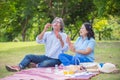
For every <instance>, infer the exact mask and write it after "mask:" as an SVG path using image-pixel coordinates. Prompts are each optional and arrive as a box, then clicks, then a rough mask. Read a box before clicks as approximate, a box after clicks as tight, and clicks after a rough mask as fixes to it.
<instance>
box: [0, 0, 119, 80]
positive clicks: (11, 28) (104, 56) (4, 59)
mask: <svg viewBox="0 0 120 80" xmlns="http://www.w3.org/2000/svg"><path fill="white" fill-rule="evenodd" d="M55 17H62V18H63V20H64V22H65V27H64V32H65V33H67V34H68V35H69V36H70V38H71V40H73V41H75V40H76V38H77V37H78V36H79V29H80V27H81V25H82V23H84V22H90V23H91V24H92V26H93V29H94V32H95V38H96V41H97V45H96V49H95V61H96V62H103V63H105V62H111V63H114V64H116V66H117V67H118V68H119V69H120V60H119V58H120V0H0V78H2V77H5V76H8V75H11V74H13V73H10V72H7V71H6V70H5V67H4V66H5V65H6V64H10V65H16V64H18V63H19V62H20V61H21V60H22V58H23V57H24V56H25V55H26V54H29V53H33V54H43V53H44V45H39V44H37V43H36V42H35V38H36V36H37V35H38V34H39V33H40V32H41V31H42V30H43V28H44V25H45V24H46V23H48V22H49V23H51V22H52V20H53V19H54V18H55ZM49 30H51V29H49ZM68 53H69V54H73V53H71V52H70V51H69V52H68ZM119 76H120V73H117V74H100V75H98V76H97V77H95V78H93V79H94V80H120V77H119Z"/></svg>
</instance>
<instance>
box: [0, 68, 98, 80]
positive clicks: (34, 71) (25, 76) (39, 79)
mask: <svg viewBox="0 0 120 80" xmlns="http://www.w3.org/2000/svg"><path fill="white" fill-rule="evenodd" d="M51 70H52V71H51V72H48V69H47V68H31V69H27V70H22V71H20V72H16V73H15V74H14V75H11V76H8V77H5V78H2V79H0V80H89V79H90V78H91V77H93V76H95V75H96V74H98V73H95V74H89V75H80V76H76V77H68V76H64V75H59V74H54V73H53V70H54V69H53V68H51Z"/></svg>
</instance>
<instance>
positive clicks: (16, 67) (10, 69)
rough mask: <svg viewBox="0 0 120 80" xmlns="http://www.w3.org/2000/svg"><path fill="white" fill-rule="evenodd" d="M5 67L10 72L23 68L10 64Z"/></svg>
mask: <svg viewBox="0 0 120 80" xmlns="http://www.w3.org/2000/svg"><path fill="white" fill-rule="evenodd" d="M5 67H6V69H7V70H8V71H10V72H18V71H20V70H21V69H20V67H19V66H9V65H6V66H5Z"/></svg>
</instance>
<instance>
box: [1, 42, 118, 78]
mask: <svg viewBox="0 0 120 80" xmlns="http://www.w3.org/2000/svg"><path fill="white" fill-rule="evenodd" d="M43 53H44V46H43V45H40V44H37V43H36V42H6V43H3V42H2V43H0V78H3V77H5V76H9V75H11V74H14V73H13V72H8V71H7V70H6V69H5V65H6V64H8V65H17V64H18V63H19V62H20V61H21V60H22V59H23V57H24V56H25V55H26V54H43ZM68 53H70V54H72V53H71V52H70V51H69V52H68ZM119 59H120V42H119V41H117V42H116V41H114V42H110V41H108V42H97V45H96V49H95V61H96V62H103V63H105V62H111V63H114V64H116V65H117V68H118V69H120V60H119ZM92 80H120V73H118V74H100V75H98V76H96V77H94V78H92Z"/></svg>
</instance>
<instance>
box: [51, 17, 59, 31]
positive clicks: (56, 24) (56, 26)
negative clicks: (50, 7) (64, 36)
mask: <svg viewBox="0 0 120 80" xmlns="http://www.w3.org/2000/svg"><path fill="white" fill-rule="evenodd" d="M52 27H53V29H54V30H60V28H61V26H60V20H59V19H57V20H56V21H55V22H53V24H52Z"/></svg>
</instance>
